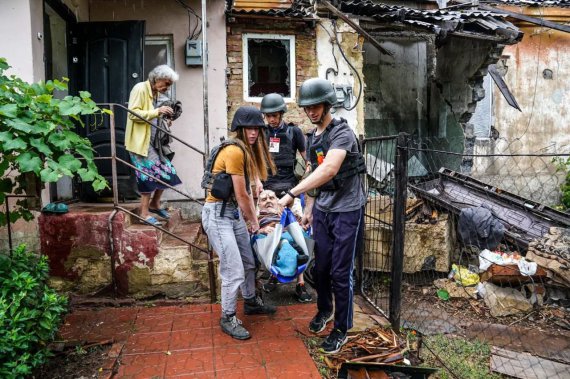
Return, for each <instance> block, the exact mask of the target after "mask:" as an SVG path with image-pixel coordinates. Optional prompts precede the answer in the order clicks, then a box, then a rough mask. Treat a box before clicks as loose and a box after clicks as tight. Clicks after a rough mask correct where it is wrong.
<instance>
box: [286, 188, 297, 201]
mask: <svg viewBox="0 0 570 379" xmlns="http://www.w3.org/2000/svg"><path fill="white" fill-rule="evenodd" d="M287 195H289V196H291V198H292V199H294V198H296V197H297V196H295V195H293V192H291V190H289V191H287Z"/></svg>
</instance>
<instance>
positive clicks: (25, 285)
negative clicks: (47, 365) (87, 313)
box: [0, 245, 67, 378]
mask: <svg viewBox="0 0 570 379" xmlns="http://www.w3.org/2000/svg"><path fill="white" fill-rule="evenodd" d="M48 270H49V268H48V262H47V258H46V257H45V256H41V257H40V256H38V255H36V254H34V253H31V252H28V251H26V246H25V245H20V246H19V247H18V248H17V249H15V250H14V252H13V254H12V256H11V257H10V256H7V255H2V254H0V377H2V378H21V377H25V376H26V375H29V374H31V372H32V370H33V369H34V368H35V367H38V366H39V365H41V364H43V363H44V362H45V360H46V358H47V357H48V356H49V350H48V348H47V345H48V343H49V342H50V341H52V340H53V338H54V337H55V334H56V333H57V330H58V327H59V325H60V322H61V319H62V315H63V314H64V313H65V312H66V309H67V308H66V304H67V299H66V298H65V297H64V296H60V295H58V294H57V293H56V292H55V291H54V290H53V289H51V288H50V287H48V286H47V284H46V282H47V278H48Z"/></svg>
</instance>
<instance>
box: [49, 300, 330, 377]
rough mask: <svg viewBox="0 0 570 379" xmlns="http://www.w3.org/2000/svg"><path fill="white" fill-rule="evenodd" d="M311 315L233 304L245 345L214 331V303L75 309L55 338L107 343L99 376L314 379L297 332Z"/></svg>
mask: <svg viewBox="0 0 570 379" xmlns="http://www.w3.org/2000/svg"><path fill="white" fill-rule="evenodd" d="M315 309H316V306H315V304H298V305H287V306H280V307H278V311H277V313H276V314H275V315H273V316H244V315H243V303H240V304H239V306H238V317H239V318H240V319H241V320H242V321H243V323H244V326H245V327H246V328H247V329H248V330H249V331H250V333H251V335H252V338H251V339H249V340H246V341H238V340H235V339H233V338H231V337H229V336H228V335H226V334H224V333H222V332H221V330H220V327H219V325H218V322H219V317H220V306H219V304H213V305H210V304H200V305H186V306H163V307H148V308H136V307H132V308H102V309H97V310H76V311H74V312H72V313H71V314H69V315H67V317H66V319H65V322H64V325H63V326H62V328H61V330H60V337H61V338H62V339H64V340H67V341H82V342H84V343H86V344H90V343H97V342H101V341H108V340H113V341H114V342H115V343H114V345H113V347H112V353H110V358H109V359H110V360H109V362H107V363H106V364H105V365H104V367H103V372H102V376H103V377H113V378H137V379H139V378H175V377H176V378H224V379H225V378H248V379H255V378H280V379H287V378H295V379H296V378H320V377H321V376H320V375H319V372H318V370H317V368H316V366H315V364H314V363H313V361H312V359H311V357H310V355H309V353H308V351H307V349H306V348H305V345H304V344H303V341H302V339H301V334H300V333H303V334H306V335H309V333H308V330H307V325H308V323H309V320H310V319H311V317H312V316H313V315H314V312H315ZM329 327H330V326H329ZM327 332H328V331H325V332H323V334H326V333H327Z"/></svg>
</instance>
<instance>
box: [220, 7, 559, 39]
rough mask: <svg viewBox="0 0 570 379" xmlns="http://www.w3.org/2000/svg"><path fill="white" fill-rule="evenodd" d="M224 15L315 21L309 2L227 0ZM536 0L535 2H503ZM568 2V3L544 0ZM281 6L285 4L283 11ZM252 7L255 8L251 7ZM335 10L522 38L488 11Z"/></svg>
mask: <svg viewBox="0 0 570 379" xmlns="http://www.w3.org/2000/svg"><path fill="white" fill-rule="evenodd" d="M227 1H228V13H230V14H234V15H257V16H270V17H290V18H316V14H315V8H314V6H313V5H312V4H311V2H310V1H309V0H273V1H265V2H264V1H257V0H234V1H231V0H227ZM503 1H538V0H503ZM548 1H559V2H570V0H548ZM285 3H287V4H289V5H290V6H289V7H288V8H284V7H283V6H284V5H285ZM254 6H255V7H254ZM337 8H338V9H339V10H340V11H341V12H343V13H349V14H353V15H355V16H363V17H364V16H365V17H372V18H374V19H375V20H376V21H377V22H379V23H385V24H395V25H398V24H399V25H410V26H412V25H413V26H414V27H417V28H422V29H426V30H429V31H430V32H433V33H436V34H438V33H440V32H444V33H448V32H451V33H453V32H457V33H459V32H461V33H467V34H469V35H472V36H477V35H480V36H482V37H483V36H490V37H494V38H496V39H499V40H501V41H504V43H514V42H515V41H518V40H519V39H520V38H522V33H520V32H519V30H518V29H517V27H516V26H514V25H513V24H511V23H510V22H508V21H506V17H507V16H506V15H505V14H501V13H495V12H492V11H486V10H480V9H470V8H465V9H463V8H458V9H454V10H446V9H432V10H421V9H415V8H408V7H404V6H398V5H388V4H384V3H381V2H375V1H372V0H341V1H339V2H338V5H337Z"/></svg>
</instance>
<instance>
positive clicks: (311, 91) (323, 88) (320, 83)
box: [299, 78, 337, 107]
mask: <svg viewBox="0 0 570 379" xmlns="http://www.w3.org/2000/svg"><path fill="white" fill-rule="evenodd" d="M336 102H337V99H336V93H335V91H334V88H333V86H332V84H331V83H330V82H329V81H328V80H325V79H321V78H311V79H307V80H305V81H304V82H303V84H301V88H299V106H300V107H308V106H311V105H316V104H323V103H325V104H328V105H334V104H336Z"/></svg>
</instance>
